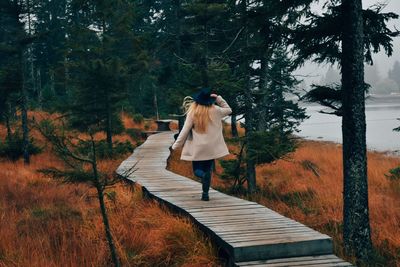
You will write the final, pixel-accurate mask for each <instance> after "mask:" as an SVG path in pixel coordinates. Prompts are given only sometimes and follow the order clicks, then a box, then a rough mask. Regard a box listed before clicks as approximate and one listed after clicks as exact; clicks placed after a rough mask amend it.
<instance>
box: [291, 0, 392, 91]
mask: <svg viewBox="0 0 400 267" xmlns="http://www.w3.org/2000/svg"><path fill="white" fill-rule="evenodd" d="M362 2H363V8H368V7H370V6H373V5H375V4H377V3H386V4H387V6H386V8H384V9H383V12H394V13H397V14H399V15H400V1H399V0H388V1H377V0H363V1H362ZM315 11H316V12H318V13H320V12H321V11H322V7H321V6H315ZM389 25H390V28H391V29H394V28H396V29H400V19H397V20H393V21H392V22H391V23H390V24H389ZM393 50H394V51H393V55H392V56H391V57H388V56H387V55H385V53H384V52H383V51H381V52H379V53H378V54H374V55H373V60H374V65H373V66H369V65H367V66H366V69H365V74H366V77H365V78H366V81H367V82H368V83H370V84H371V85H372V86H373V87H374V86H379V87H380V88H381V90H382V93H387V92H388V91H391V90H390V89H391V88H392V87H393V86H394V84H393V81H391V79H390V80H389V79H388V73H389V71H391V70H392V69H393V68H394V64H395V62H396V61H398V62H399V68H400V38H394V42H393ZM339 73H340V70H339V69H338V68H337V65H333V66H332V65H331V64H316V63H312V62H308V63H307V64H305V65H304V66H303V67H302V68H300V69H299V70H298V71H297V72H296V74H297V75H300V76H301V78H303V76H305V77H304V82H305V83H304V84H303V86H302V87H304V89H308V88H309V86H310V85H311V84H313V83H314V84H326V82H328V83H333V82H339V81H340V76H339V75H340V74H339ZM398 78H399V79H400V73H399V76H398ZM399 82H400V81H399ZM397 85H398V86H400V85H399V84H397ZM382 87H385V88H382ZM372 89H374V88H372ZM397 89H398V93H400V89H399V88H397ZM371 93H376V91H374V90H372V91H371Z"/></svg>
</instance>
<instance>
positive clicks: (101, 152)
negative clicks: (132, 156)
mask: <svg viewBox="0 0 400 267" xmlns="http://www.w3.org/2000/svg"><path fill="white" fill-rule="evenodd" d="M95 146H96V156H97V157H98V158H99V159H104V158H111V157H115V156H118V155H123V154H127V153H132V152H133V149H134V147H133V145H132V144H131V142H129V141H125V142H119V141H115V142H113V151H112V154H111V155H110V152H109V151H108V144H107V142H106V141H105V140H100V141H96V142H95ZM91 149H92V148H91V141H90V140H89V141H82V140H81V141H79V144H78V149H77V151H78V152H79V153H80V154H87V155H88V154H90V153H91Z"/></svg>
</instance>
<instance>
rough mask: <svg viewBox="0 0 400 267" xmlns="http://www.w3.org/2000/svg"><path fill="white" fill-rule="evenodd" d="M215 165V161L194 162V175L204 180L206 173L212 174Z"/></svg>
mask: <svg viewBox="0 0 400 267" xmlns="http://www.w3.org/2000/svg"><path fill="white" fill-rule="evenodd" d="M213 163H214V160H213V159H209V160H198V161H192V167H193V172H194V175H196V176H197V177H199V178H202V177H203V176H204V174H205V173H206V172H211V169H212V167H213Z"/></svg>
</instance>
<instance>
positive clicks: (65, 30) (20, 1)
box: [0, 0, 398, 259]
mask: <svg viewBox="0 0 400 267" xmlns="http://www.w3.org/2000/svg"><path fill="white" fill-rule="evenodd" d="M317 2H318V1H314V0H302V1H291V0H285V1H275V0H254V1H248V0H241V1H236V0H224V1H223V0H207V1H206V0H190V1H183V0H162V1H157V0H151V1H150V0H137V1H129V0H101V1H98V0H97V1H94V0H88V1H82V0H57V1H54V0H53V1H39V0H4V1H1V4H0V15H1V16H0V23H1V25H2V26H1V28H0V62H1V63H0V90H1V94H0V116H1V120H2V121H3V122H4V123H5V124H6V126H7V129H8V135H7V138H8V139H11V138H14V136H13V133H14V132H15V129H14V130H13V129H12V125H13V122H14V121H15V120H16V119H20V120H21V125H22V127H21V128H22V129H21V132H22V136H21V140H22V151H23V154H24V158H25V162H26V163H29V144H30V140H29V127H28V123H29V120H28V117H27V112H28V110H30V109H42V110H46V111H51V112H60V113H61V114H63V115H64V116H65V117H67V118H68V122H69V124H70V126H71V127H74V128H77V129H79V130H81V131H87V130H88V129H93V127H95V129H96V130H97V131H104V132H105V133H106V136H107V137H106V141H107V144H108V147H109V150H110V151H111V150H112V144H113V140H112V136H113V134H115V133H117V132H118V131H121V129H122V126H121V121H120V118H119V114H120V113H121V111H126V112H130V113H140V114H142V115H144V116H146V117H160V116H161V117H167V116H169V114H173V113H175V114H176V113H180V112H181V110H180V105H181V102H182V99H183V97H184V96H186V95H190V94H192V93H193V92H194V91H195V90H197V89H198V88H200V87H211V88H212V89H213V90H215V91H216V92H217V93H218V94H221V95H223V96H224V97H225V98H226V99H227V100H228V102H229V103H230V104H231V106H232V108H233V114H232V117H231V118H232V124H231V127H232V135H233V136H234V137H237V129H236V120H237V119H240V118H238V117H237V116H243V117H244V119H245V122H244V124H243V125H244V127H245V132H246V134H245V137H244V138H242V139H241V142H242V152H243V153H240V155H238V156H237V159H236V161H235V162H233V163H232V164H233V165H234V166H235V168H236V169H237V170H240V169H243V170H244V177H245V179H244V181H246V182H247V189H248V192H249V193H252V192H254V191H256V190H257V183H256V172H255V166H256V164H259V163H263V162H272V161H274V160H276V159H278V158H280V157H283V156H284V155H286V154H287V153H289V152H291V151H293V150H294V149H295V146H296V142H295V139H294V138H293V133H295V132H296V130H297V126H298V125H299V124H300V123H301V121H302V120H304V119H305V118H306V114H305V111H304V109H302V108H300V107H299V105H298V102H297V101H298V100H299V99H305V100H309V101H317V102H319V103H321V104H323V105H326V106H328V107H330V108H332V109H333V111H332V113H333V114H336V115H339V116H342V117H343V142H344V143H343V150H344V157H343V162H344V181H345V182H344V184H345V188H344V192H345V198H344V200H345V201H344V202H345V213H344V226H345V229H344V240H345V245H346V248H347V250H348V252H349V253H355V254H356V255H357V257H359V258H360V259H367V258H368V255H369V252H370V250H371V239H370V229H369V219H368V191H367V173H366V170H367V169H366V167H367V166H366V153H365V152H366V145H365V112H364V105H365V103H364V96H365V90H366V89H367V88H368V86H367V84H365V83H364V62H367V63H372V54H373V53H376V52H378V51H379V50H380V49H384V50H385V52H386V53H387V54H388V55H391V54H392V51H393V47H392V38H393V37H395V36H397V35H398V32H397V31H392V30H390V29H389V28H388V27H387V26H386V25H387V22H388V21H389V20H391V19H394V18H397V15H396V14H394V13H384V12H383V11H382V10H383V8H384V6H383V5H376V6H374V7H372V8H369V9H364V10H363V9H362V7H361V0H343V1H339V0H329V1H324V2H323V4H324V8H323V12H322V13H321V14H317V13H315V12H314V11H313V8H312V5H314V4H316V3H317ZM307 60H313V61H315V62H319V63H322V62H328V63H332V64H335V63H337V64H338V65H339V66H340V68H341V70H342V73H341V75H342V77H341V80H342V85H338V86H336V87H334V88H331V87H329V86H315V87H314V88H313V90H312V91H311V92H308V93H307V94H306V95H304V92H302V90H301V89H302V88H300V86H299V84H300V82H301V81H300V80H298V79H297V78H296V77H295V76H293V75H292V73H293V71H294V70H296V69H297V68H298V67H299V66H301V65H302V64H304V62H305V61H307ZM17 114H18V115H19V117H17Z"/></svg>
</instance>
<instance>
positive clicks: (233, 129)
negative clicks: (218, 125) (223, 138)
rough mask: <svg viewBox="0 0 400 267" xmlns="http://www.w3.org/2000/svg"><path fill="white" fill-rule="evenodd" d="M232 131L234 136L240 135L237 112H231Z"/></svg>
mask: <svg viewBox="0 0 400 267" xmlns="http://www.w3.org/2000/svg"><path fill="white" fill-rule="evenodd" d="M231 133H232V137H238V136H239V135H238V130H237V122H236V114H234V113H232V114H231Z"/></svg>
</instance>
